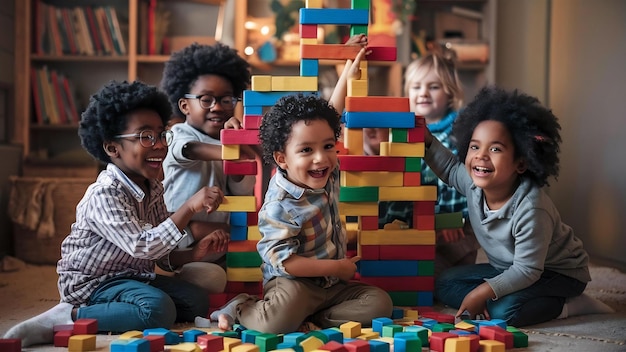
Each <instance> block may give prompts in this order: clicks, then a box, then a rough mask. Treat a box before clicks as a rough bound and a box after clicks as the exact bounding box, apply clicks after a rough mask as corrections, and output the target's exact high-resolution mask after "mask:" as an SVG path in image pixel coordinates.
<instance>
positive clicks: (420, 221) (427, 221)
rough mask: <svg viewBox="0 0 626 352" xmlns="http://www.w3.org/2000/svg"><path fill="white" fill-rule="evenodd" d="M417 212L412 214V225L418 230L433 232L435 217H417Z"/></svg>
mask: <svg viewBox="0 0 626 352" xmlns="http://www.w3.org/2000/svg"><path fill="white" fill-rule="evenodd" d="M417 214H418V213H417V212H413V223H414V224H415V228H416V229H418V230H423V231H427V230H434V229H435V215H417Z"/></svg>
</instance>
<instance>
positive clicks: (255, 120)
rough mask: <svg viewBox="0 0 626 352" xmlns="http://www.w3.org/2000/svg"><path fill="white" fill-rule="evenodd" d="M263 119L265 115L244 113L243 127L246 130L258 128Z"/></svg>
mask: <svg viewBox="0 0 626 352" xmlns="http://www.w3.org/2000/svg"><path fill="white" fill-rule="evenodd" d="M262 119H263V115H243V125H242V127H243V128H245V129H246V130H258V129H259V127H261V120H262Z"/></svg>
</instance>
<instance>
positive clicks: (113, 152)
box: [102, 142, 119, 159]
mask: <svg viewBox="0 0 626 352" xmlns="http://www.w3.org/2000/svg"><path fill="white" fill-rule="evenodd" d="M102 148H103V149H104V152H105V153H107V155H108V156H109V157H110V158H111V159H113V158H117V157H118V156H119V153H118V151H117V147H116V146H115V145H113V144H112V143H110V142H104V143H102Z"/></svg>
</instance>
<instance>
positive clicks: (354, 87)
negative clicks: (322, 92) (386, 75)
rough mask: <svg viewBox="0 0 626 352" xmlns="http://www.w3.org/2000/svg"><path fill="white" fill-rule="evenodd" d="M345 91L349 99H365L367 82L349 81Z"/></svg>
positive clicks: (361, 80)
mask: <svg viewBox="0 0 626 352" xmlns="http://www.w3.org/2000/svg"><path fill="white" fill-rule="evenodd" d="M347 91H348V93H347V95H348V96H349V97H366V96H367V94H368V88H367V80H366V79H349V80H348V89H347Z"/></svg>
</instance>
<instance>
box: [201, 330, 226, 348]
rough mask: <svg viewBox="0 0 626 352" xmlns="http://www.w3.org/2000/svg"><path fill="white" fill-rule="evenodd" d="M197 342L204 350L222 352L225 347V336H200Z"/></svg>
mask: <svg viewBox="0 0 626 352" xmlns="http://www.w3.org/2000/svg"><path fill="white" fill-rule="evenodd" d="M196 343H197V344H198V346H200V348H201V349H202V351H204V352H220V351H221V350H223V349H224V337H223V336H216V335H210V334H207V335H202V336H198V341H196Z"/></svg>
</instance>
